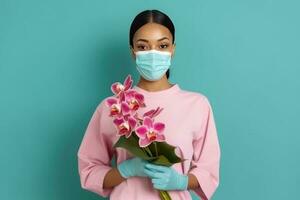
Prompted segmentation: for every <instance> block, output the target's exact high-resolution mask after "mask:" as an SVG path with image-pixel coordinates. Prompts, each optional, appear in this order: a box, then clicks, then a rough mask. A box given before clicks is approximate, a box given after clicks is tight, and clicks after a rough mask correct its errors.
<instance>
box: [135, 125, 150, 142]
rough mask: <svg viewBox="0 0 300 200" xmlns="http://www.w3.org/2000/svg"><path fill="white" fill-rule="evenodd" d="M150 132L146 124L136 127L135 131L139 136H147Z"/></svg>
mask: <svg viewBox="0 0 300 200" xmlns="http://www.w3.org/2000/svg"><path fill="white" fill-rule="evenodd" d="M147 132H148V129H147V127H146V126H139V127H138V128H136V129H135V133H136V135H137V136H138V137H139V138H142V139H144V138H146V134H147Z"/></svg>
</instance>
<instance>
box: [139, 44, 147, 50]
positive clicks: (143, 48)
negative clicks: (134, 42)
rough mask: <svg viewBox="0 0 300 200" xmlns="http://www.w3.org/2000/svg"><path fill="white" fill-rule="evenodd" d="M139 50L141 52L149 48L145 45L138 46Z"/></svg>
mask: <svg viewBox="0 0 300 200" xmlns="http://www.w3.org/2000/svg"><path fill="white" fill-rule="evenodd" d="M137 48H138V49H139V50H145V49H146V48H147V47H146V46H145V45H138V46H137Z"/></svg>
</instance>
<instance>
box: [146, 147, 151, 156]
mask: <svg viewBox="0 0 300 200" xmlns="http://www.w3.org/2000/svg"><path fill="white" fill-rule="evenodd" d="M145 150H146V151H147V152H148V153H149V155H150V156H151V157H153V155H152V153H151V151H150V149H149V147H145Z"/></svg>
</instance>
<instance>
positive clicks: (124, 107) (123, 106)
mask: <svg viewBox="0 0 300 200" xmlns="http://www.w3.org/2000/svg"><path fill="white" fill-rule="evenodd" d="M121 110H122V113H123V114H127V113H129V112H130V107H129V106H128V104H127V103H125V102H122V103H121Z"/></svg>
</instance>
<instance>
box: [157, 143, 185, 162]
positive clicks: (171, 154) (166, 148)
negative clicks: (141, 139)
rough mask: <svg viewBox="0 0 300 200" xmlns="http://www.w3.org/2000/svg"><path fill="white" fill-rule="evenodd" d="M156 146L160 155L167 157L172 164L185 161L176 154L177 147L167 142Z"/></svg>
mask: <svg viewBox="0 0 300 200" xmlns="http://www.w3.org/2000/svg"><path fill="white" fill-rule="evenodd" d="M156 145H157V151H158V152H159V155H163V156H165V157H166V158H167V159H168V160H169V162H170V163H178V162H182V161H183V160H182V159H181V158H180V157H178V156H177V155H176V154H175V148H176V147H175V146H173V145H170V144H168V143H167V142H156ZM153 146H154V145H153Z"/></svg>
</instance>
